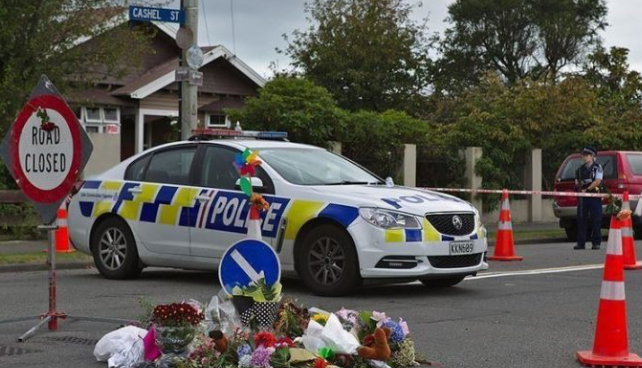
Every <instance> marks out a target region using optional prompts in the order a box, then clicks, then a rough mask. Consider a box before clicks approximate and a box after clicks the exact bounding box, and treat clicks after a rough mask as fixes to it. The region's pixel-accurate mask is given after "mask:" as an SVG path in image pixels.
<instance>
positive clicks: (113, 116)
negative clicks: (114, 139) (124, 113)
mask: <svg viewBox="0 0 642 368" xmlns="http://www.w3.org/2000/svg"><path fill="white" fill-rule="evenodd" d="M103 113H104V118H105V122H109V123H118V122H119V121H120V119H119V118H118V109H117V108H115V107H105V108H103Z"/></svg>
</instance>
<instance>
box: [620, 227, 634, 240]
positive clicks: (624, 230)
mask: <svg viewBox="0 0 642 368" xmlns="http://www.w3.org/2000/svg"><path fill="white" fill-rule="evenodd" d="M620 231H621V232H622V237H628V238H632V237H633V229H631V228H630V227H623V228H622V229H620Z"/></svg>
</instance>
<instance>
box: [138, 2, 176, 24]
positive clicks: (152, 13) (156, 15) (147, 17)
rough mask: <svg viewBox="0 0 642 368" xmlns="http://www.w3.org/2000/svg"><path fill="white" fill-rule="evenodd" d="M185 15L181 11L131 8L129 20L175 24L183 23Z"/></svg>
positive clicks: (143, 7)
mask: <svg viewBox="0 0 642 368" xmlns="http://www.w3.org/2000/svg"><path fill="white" fill-rule="evenodd" d="M184 18H185V13H184V12H183V11H182V10H179V9H163V8H148V7H145V6H133V5H132V6H130V7H129V20H138V21H141V22H173V23H181V24H182V23H183V19H184Z"/></svg>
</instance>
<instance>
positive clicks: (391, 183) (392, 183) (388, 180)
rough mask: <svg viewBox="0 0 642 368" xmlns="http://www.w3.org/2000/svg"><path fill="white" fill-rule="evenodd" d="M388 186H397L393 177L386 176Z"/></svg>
mask: <svg viewBox="0 0 642 368" xmlns="http://www.w3.org/2000/svg"><path fill="white" fill-rule="evenodd" d="M386 186H387V187H389V188H392V187H394V186H395V181H394V180H392V178H391V177H387V178H386Z"/></svg>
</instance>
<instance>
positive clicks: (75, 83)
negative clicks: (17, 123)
mask: <svg viewBox="0 0 642 368" xmlns="http://www.w3.org/2000/svg"><path fill="white" fill-rule="evenodd" d="M122 5H123V2H122V1H120V0H83V1H77V0H47V1H43V0H38V1H36V0H34V1H24V0H3V1H2V2H0V24H1V25H2V26H1V27H0V137H3V136H4V135H5V133H6V131H7V129H8V128H9V125H10V124H11V122H13V120H14V119H15V117H16V116H17V113H18V111H19V110H20V108H21V107H22V106H23V105H24V103H25V102H26V100H27V97H28V95H29V92H30V91H31V89H32V88H33V87H34V86H35V85H36V83H37V82H38V79H39V78H40V76H41V75H42V74H46V75H47V76H48V77H49V79H51V80H52V81H53V82H54V84H55V85H56V87H57V88H58V89H59V90H60V91H61V92H62V93H63V94H65V95H67V96H68V95H70V94H72V93H74V92H75V91H78V90H82V89H83V88H85V87H86V86H87V84H89V83H91V82H95V81H99V80H102V79H105V78H111V77H114V76H117V75H119V74H121V73H122V72H123V71H124V70H125V69H128V68H132V67H134V68H135V67H136V66H137V65H138V62H139V61H140V55H142V54H143V50H144V49H145V48H146V47H147V40H148V38H149V33H148V32H147V31H144V30H143V29H139V28H135V27H134V28H130V27H129V26H128V25H127V24H123V25H121V26H118V27H115V28H113V25H114V24H113V23H110V22H108V20H109V19H114V18H113V17H114V16H117V15H119V14H123V13H124V12H125V10H126V8H124V7H122ZM121 17H123V18H121V19H126V18H124V17H126V15H121ZM81 39H92V40H91V41H90V42H87V43H85V44H82V45H80V46H77V42H78V41H79V40H81ZM123 60H126V62H122V61H123ZM12 182H13V180H11V179H10V178H9V175H8V173H7V172H6V170H5V169H4V167H3V168H1V169H0V188H4V187H5V186H13V184H12Z"/></svg>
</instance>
